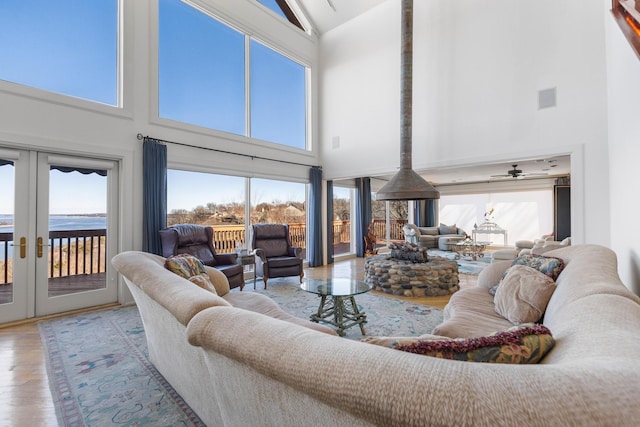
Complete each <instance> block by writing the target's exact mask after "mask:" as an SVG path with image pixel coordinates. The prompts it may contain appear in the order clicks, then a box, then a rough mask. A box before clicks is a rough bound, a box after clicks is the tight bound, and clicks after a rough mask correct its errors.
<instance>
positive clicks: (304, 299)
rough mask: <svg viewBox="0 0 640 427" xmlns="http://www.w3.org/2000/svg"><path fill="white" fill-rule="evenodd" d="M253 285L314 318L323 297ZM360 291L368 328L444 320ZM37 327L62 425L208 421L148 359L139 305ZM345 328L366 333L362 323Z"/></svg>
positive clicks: (352, 334)
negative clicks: (360, 325)
mask: <svg viewBox="0 0 640 427" xmlns="http://www.w3.org/2000/svg"><path fill="white" fill-rule="evenodd" d="M252 284H253V281H248V282H247V285H246V286H245V289H244V291H243V292H259V293H263V294H266V295H268V296H270V297H271V298H273V299H274V300H275V301H276V302H277V303H278V304H280V306H281V307H282V308H283V309H284V310H285V311H287V312H289V313H291V314H293V315H295V316H298V317H301V318H308V317H309V315H311V313H313V312H314V311H316V310H317V309H318V304H319V301H320V299H319V297H318V296H317V295H315V294H310V293H308V292H305V291H303V290H301V289H300V288H299V286H298V283H297V280H296V279H295V278H283V279H271V280H269V288H268V289H266V290H264V289H257V290H255V291H254V290H253V286H252ZM258 287H259V288H262V287H263V284H262V283H258ZM233 292H239V290H238V289H237V288H236V289H234V290H233ZM355 298H356V302H357V304H358V306H359V309H360V310H361V311H364V312H365V313H366V314H367V323H366V324H365V328H366V333H367V335H376V336H414V335H420V334H425V333H429V332H431V330H432V329H433V327H434V326H436V325H437V324H438V323H440V322H441V321H442V311H441V310H439V309H437V308H433V307H428V306H425V305H421V304H415V303H410V302H405V301H400V300H396V299H392V298H389V297H385V296H382V295H380V294H377V293H372V292H370V293H366V294H362V295H357V296H356V297H355ZM39 328H40V335H41V338H42V342H43V345H44V350H45V357H46V359H47V373H48V376H49V382H50V386H51V392H52V395H53V400H54V403H55V406H56V412H57V414H58V422H59V425H61V426H98V427H99V426H121V425H127V426H135V425H145V426H146V425H162V426H202V425H204V424H203V423H202V421H201V420H200V419H199V418H198V416H197V415H196V414H195V413H194V412H193V411H192V410H191V408H189V406H188V405H187V404H186V403H185V402H184V401H183V400H182V398H181V397H180V395H178V394H177V393H176V391H175V390H174V389H173V388H172V387H171V385H170V384H169V383H167V381H166V380H165V379H164V378H163V377H162V375H160V374H159V373H158V371H157V370H156V369H155V367H154V366H153V365H152V364H151V363H150V362H149V360H148V359H147V355H148V352H147V343H146V339H145V336H144V330H143V327H142V321H141V319H140V315H139V314H138V310H137V308H136V307H135V306H127V307H118V308H115V309H107V310H101V311H97V312H92V313H86V314H79V315H74V316H69V317H64V318H60V319H53V320H49V321H44V322H41V323H40V324H39ZM346 333H347V336H346V338H348V339H355V340H359V339H360V338H362V334H361V332H360V328H359V327H357V326H355V327H352V328H350V329H347V331H346Z"/></svg>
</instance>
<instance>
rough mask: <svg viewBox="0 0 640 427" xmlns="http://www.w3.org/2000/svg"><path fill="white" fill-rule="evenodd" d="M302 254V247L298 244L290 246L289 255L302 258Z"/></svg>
mask: <svg viewBox="0 0 640 427" xmlns="http://www.w3.org/2000/svg"><path fill="white" fill-rule="evenodd" d="M300 255H302V248H299V247H296V246H292V247H290V248H289V256H294V257H296V258H301V257H300Z"/></svg>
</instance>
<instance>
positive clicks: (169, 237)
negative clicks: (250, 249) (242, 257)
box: [160, 224, 244, 290]
mask: <svg viewBox="0 0 640 427" xmlns="http://www.w3.org/2000/svg"><path fill="white" fill-rule="evenodd" d="M160 240H161V241H162V256H164V257H165V258H167V257H170V256H172V255H178V254H183V253H188V254H191V255H193V256H195V257H196V258H198V259H199V260H200V261H202V263H203V264H204V265H208V266H211V267H215V268H216V269H218V270H220V271H221V272H223V273H224V275H225V276H227V280H229V287H230V288H237V287H238V286H240V290H242V288H244V270H243V267H242V265H239V264H238V263H237V258H238V255H237V254H218V253H216V249H215V248H214V247H213V228H211V227H205V226H202V225H195V224H177V225H173V226H171V227H169V228H165V229H164V230H160Z"/></svg>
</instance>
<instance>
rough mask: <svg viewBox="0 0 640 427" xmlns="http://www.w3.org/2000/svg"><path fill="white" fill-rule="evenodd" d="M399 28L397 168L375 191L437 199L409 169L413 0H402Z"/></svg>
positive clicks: (381, 195)
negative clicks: (400, 30)
mask: <svg viewBox="0 0 640 427" xmlns="http://www.w3.org/2000/svg"><path fill="white" fill-rule="evenodd" d="M401 28H402V38H401V44H402V46H401V51H400V62H401V65H400V66H401V68H400V86H401V94H400V98H401V99H400V170H399V171H398V172H397V173H396V174H395V175H394V176H393V178H391V180H390V181H389V182H387V183H386V184H385V185H384V186H383V187H382V188H381V189H380V190H379V191H378V192H377V193H376V200H425V199H439V198H440V193H439V192H438V190H436V189H435V188H433V186H432V185H431V184H429V183H428V182H427V181H425V180H424V178H422V177H421V176H420V175H418V174H417V173H416V172H415V171H414V170H413V169H412V158H411V156H412V145H411V144H412V135H411V132H412V126H413V123H412V115H413V114H412V109H413V0H402V21H401Z"/></svg>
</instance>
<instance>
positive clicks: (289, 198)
mask: <svg viewBox="0 0 640 427" xmlns="http://www.w3.org/2000/svg"><path fill="white" fill-rule="evenodd" d="M251 223H252V224H261V223H280V224H289V234H290V236H291V244H292V245H293V246H297V247H299V248H302V249H303V250H306V247H307V243H306V241H307V208H306V185H305V184H300V183H296V182H287V181H275V180H271V179H258V178H252V179H251ZM303 253H304V252H303Z"/></svg>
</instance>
